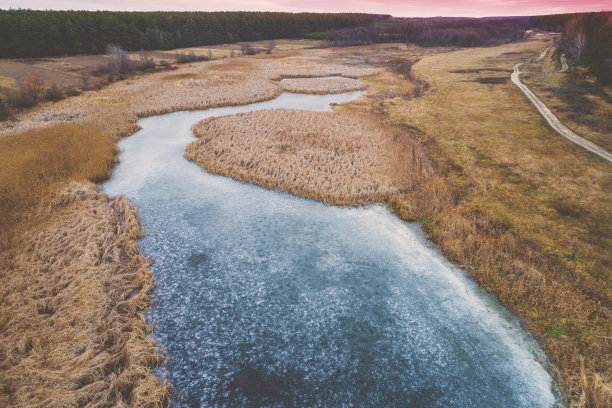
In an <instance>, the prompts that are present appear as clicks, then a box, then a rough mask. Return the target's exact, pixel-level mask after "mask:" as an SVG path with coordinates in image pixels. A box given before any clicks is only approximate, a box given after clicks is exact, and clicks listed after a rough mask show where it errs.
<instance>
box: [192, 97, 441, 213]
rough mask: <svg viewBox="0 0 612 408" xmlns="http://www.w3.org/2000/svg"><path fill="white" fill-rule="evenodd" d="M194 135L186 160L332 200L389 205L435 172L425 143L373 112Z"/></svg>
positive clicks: (273, 119) (213, 125) (212, 122)
mask: <svg viewBox="0 0 612 408" xmlns="http://www.w3.org/2000/svg"><path fill="white" fill-rule="evenodd" d="M194 133H195V134H196V135H197V136H198V137H199V139H198V140H197V141H195V142H193V143H192V144H190V145H189V146H188V147H187V150H186V153H185V155H186V157H187V158H188V159H190V160H193V161H195V162H197V163H198V164H200V165H201V166H202V167H204V168H205V169H206V170H208V171H211V172H213V173H217V174H223V175H227V176H231V177H233V178H236V179H238V180H242V181H246V182H252V183H256V184H259V185H262V186H265V187H268V188H273V189H276V190H282V191H289V192H291V193H293V194H296V195H301V196H305V197H311V198H315V199H318V200H321V201H323V202H326V203H334V204H343V205H346V204H365V203H369V202H375V201H384V200H385V199H386V198H387V197H389V196H392V195H394V194H398V193H400V192H401V191H404V190H408V189H410V188H412V187H413V186H414V185H415V184H416V183H417V182H419V181H421V180H423V179H424V178H426V177H428V176H429V175H430V174H431V173H432V167H431V163H430V162H429V160H428V159H427V157H426V156H425V154H424V153H423V151H422V149H421V148H420V146H418V144H416V143H415V142H413V141H412V140H411V139H410V138H409V137H407V136H406V135H405V134H403V133H402V132H400V131H398V130H396V129H391V128H389V127H386V126H384V125H383V124H381V123H379V122H378V121H376V120H375V119H374V118H373V117H372V116H370V115H367V114H356V113H342V112H340V113H321V112H309V111H298V110H286V109H279V110H269V111H259V112H251V113H245V114H240V115H234V116H224V117H219V118H210V119H206V120H203V121H201V122H199V123H198V124H197V125H196V126H194Z"/></svg>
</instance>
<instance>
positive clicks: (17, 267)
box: [0, 182, 169, 407]
mask: <svg viewBox="0 0 612 408" xmlns="http://www.w3.org/2000/svg"><path fill="white" fill-rule="evenodd" d="M30 216H31V218H32V223H31V225H34V226H35V227H33V228H27V227H26V228H23V229H22V231H21V234H19V235H18V236H17V237H16V239H15V241H14V242H13V243H12V245H11V247H10V248H9V249H5V250H3V251H2V253H1V255H0V265H1V268H0V310H2V312H1V313H0V405H2V406H12V407H59V406H89V407H111V406H152V407H155V406H162V405H163V404H164V403H165V402H166V401H167V400H168V395H169V393H168V388H169V387H168V385H167V384H166V383H162V382H160V381H159V380H158V379H157V378H156V377H155V376H154V374H153V372H152V371H151V369H150V367H152V366H155V365H158V364H159V363H160V360H161V357H160V353H159V350H157V348H156V347H155V344H154V341H153V340H151V339H150V338H149V337H147V333H148V332H149V330H150V327H149V326H148V325H147V323H146V321H145V319H144V317H143V316H142V314H141V311H142V310H143V309H145V308H146V307H147V306H148V304H149V294H150V292H151V290H152V289H153V277H152V275H151V272H150V271H149V269H148V266H149V265H150V261H149V260H148V259H147V258H144V257H141V256H140V255H139V254H138V252H139V248H138V241H137V239H138V237H140V236H141V235H142V231H141V230H140V227H139V224H138V220H137V213H136V210H135V209H134V207H133V206H131V205H130V204H128V203H127V201H126V200H125V198H124V197H118V198H116V199H115V200H113V201H109V199H108V197H106V195H103V194H99V193H98V191H97V188H96V186H95V185H93V184H92V183H76V182H73V183H71V184H67V185H65V186H64V187H62V188H60V189H59V190H58V191H56V192H55V193H53V194H52V195H50V196H47V197H45V198H44V199H43V200H42V201H41V203H40V205H38V206H36V207H35V208H33V209H31V215H30Z"/></svg>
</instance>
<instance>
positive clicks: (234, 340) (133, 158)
mask: <svg viewBox="0 0 612 408" xmlns="http://www.w3.org/2000/svg"><path fill="white" fill-rule="evenodd" d="M360 95H362V92H349V93H344V94H336V95H301V94H290V93H284V94H282V95H281V96H279V97H278V98H276V99H274V100H271V101H267V102H261V103H255V104H250V105H244V106H235V107H223V108H215V109H209V110H206V111H191V112H177V113H171V114H166V115H161V116H155V117H150V118H145V119H141V120H140V122H139V124H140V126H141V127H142V130H140V131H139V132H137V133H136V134H134V135H133V136H130V137H127V138H125V139H123V140H122V141H121V142H120V149H121V153H120V163H119V164H118V165H117V166H116V168H115V170H114V172H113V175H112V177H111V179H110V180H109V181H107V182H105V183H104V184H102V185H101V188H102V190H103V191H104V192H106V193H108V194H109V195H111V196H115V195H119V194H123V195H126V196H127V197H128V199H129V200H130V201H131V202H133V203H134V204H135V205H136V206H137V207H138V209H139V214H140V219H141V222H142V223H143V224H144V227H145V229H146V230H147V236H146V237H144V238H143V239H142V240H141V250H142V252H143V253H144V255H146V256H149V257H151V258H152V259H153V260H154V264H153V266H152V271H153V273H154V275H155V283H156V289H155V291H154V295H157V296H159V302H157V303H154V304H153V305H152V306H151V308H150V309H149V311H148V315H147V317H148V319H149V321H150V322H155V333H154V335H155V337H156V338H158V339H159V345H160V347H165V348H166V349H167V354H168V357H169V361H168V362H167V363H166V364H165V365H164V366H163V367H162V368H161V369H160V370H159V374H160V376H161V375H167V379H168V380H169V381H170V383H171V384H173V386H174V391H175V393H178V392H180V397H179V396H178V395H176V394H175V398H174V402H173V407H199V406H202V407H204V406H215V407H216V406H226V407H240V406H247V407H251V406H252V407H260V406H266V407H268V406H270V407H287V406H300V407H306V406H308V407H311V406H332V407H340V406H347V407H348V406H371V407H396V406H398V407H399V406H401V407H411V406H414V407H477V406H478V407H513V408H515V407H547V406H553V405H554V404H555V402H559V401H558V400H557V398H556V397H555V394H554V393H553V392H552V391H551V389H552V388H553V380H552V378H551V376H550V374H549V373H548V372H547V370H546V369H545V368H544V367H543V365H542V364H541V361H543V359H544V356H543V353H542V351H541V350H540V348H539V346H538V344H537V342H536V341H535V340H534V339H533V338H532V337H531V336H530V335H529V334H528V333H527V332H526V331H525V330H523V329H522V328H521V327H520V325H519V323H518V321H517V319H516V318H515V317H514V316H513V315H512V314H511V313H509V312H508V311H507V310H506V309H505V308H503V307H502V306H501V305H500V304H499V303H498V302H497V301H496V300H495V299H494V297H492V296H490V295H489V294H487V293H485V292H484V291H483V290H482V289H480V288H479V287H478V286H477V285H476V284H475V283H474V282H473V281H472V280H470V279H469V278H468V277H466V274H465V273H464V272H463V271H461V270H459V269H457V268H455V267H453V266H452V265H451V264H450V263H449V262H447V261H446V260H445V259H444V258H443V257H442V256H441V255H440V253H439V252H438V251H437V249H436V248H435V247H434V246H433V245H432V244H431V243H430V242H428V241H427V240H426V239H425V237H424V234H423V232H422V231H421V229H420V225H418V224H410V223H406V222H403V221H401V220H400V219H398V218H397V217H395V216H394V215H393V214H391V213H390V212H389V211H387V210H386V209H385V208H384V207H382V206H380V205H373V206H368V207H364V208H340V207H333V206H327V205H323V204H321V203H319V202H316V201H313V200H306V199H302V198H297V197H294V196H291V195H289V194H285V193H279V192H275V191H271V190H266V189H263V188H260V187H257V186H253V185H249V184H244V183H240V182H237V181H234V180H232V179H229V178H226V177H220V176H215V175H211V174H209V173H207V172H205V171H204V170H202V169H201V168H200V167H199V166H197V165H196V164H194V163H191V162H189V161H187V160H186V159H185V158H184V157H183V152H184V149H185V146H186V145H187V144H188V143H190V142H191V141H192V140H194V136H193V135H192V133H191V130H190V129H191V126H192V125H193V124H195V123H196V122H197V121H199V120H201V119H203V118H205V117H211V116H220V115H230V114H235V113H240V112H248V111H253V110H260V109H274V108H290V109H309V110H317V111H325V110H330V103H345V102H348V101H350V100H353V99H355V98H357V97H358V96H360Z"/></svg>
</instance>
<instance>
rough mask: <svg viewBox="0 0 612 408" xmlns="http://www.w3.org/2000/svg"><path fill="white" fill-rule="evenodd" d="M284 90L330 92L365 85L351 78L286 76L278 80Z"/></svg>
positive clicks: (315, 92)
mask: <svg viewBox="0 0 612 408" xmlns="http://www.w3.org/2000/svg"><path fill="white" fill-rule="evenodd" d="M280 85H281V87H282V88H283V90H284V91H287V92H296V93H312V94H330V93H342V92H350V91H361V90H363V89H365V88H366V87H367V86H366V84H364V83H363V82H359V81H356V80H354V79H351V78H325V77H324V78H287V79H283V80H281V81H280Z"/></svg>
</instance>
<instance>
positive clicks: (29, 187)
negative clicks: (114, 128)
mask: <svg viewBox="0 0 612 408" xmlns="http://www.w3.org/2000/svg"><path fill="white" fill-rule="evenodd" d="M116 153H117V147H116V142H115V140H114V139H113V138H111V137H109V136H108V135H106V134H103V133H101V132H96V131H93V130H90V129H86V128H84V127H80V126H76V125H70V124H58V125H54V126H50V127H46V128H42V129H38V130H33V131H29V132H24V133H15V134H10V135H0V174H1V175H2V178H0V231H1V232H0V245H6V244H8V241H9V238H10V235H12V234H13V230H14V226H15V225H17V224H19V223H20V222H21V221H23V219H24V217H25V218H27V217H28V216H29V215H30V213H31V211H32V208H33V207H34V206H35V205H36V204H37V203H38V202H39V201H40V200H41V199H42V198H43V197H45V196H46V195H48V194H49V193H50V192H51V191H52V190H53V189H54V187H56V186H57V184H58V183H63V182H67V181H71V180H91V181H94V182H95V181H101V180H104V179H106V178H108V177H109V176H110V172H111V168H112V166H113V164H114V162H115V155H116Z"/></svg>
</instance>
